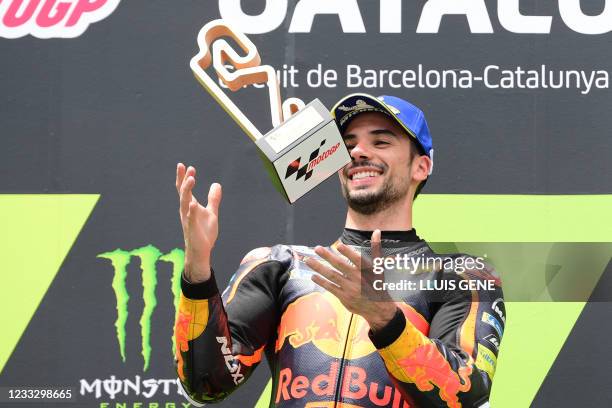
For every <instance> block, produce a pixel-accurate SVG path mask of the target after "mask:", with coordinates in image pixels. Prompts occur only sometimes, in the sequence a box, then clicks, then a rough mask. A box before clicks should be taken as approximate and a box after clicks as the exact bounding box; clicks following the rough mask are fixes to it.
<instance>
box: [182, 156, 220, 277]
mask: <svg viewBox="0 0 612 408" xmlns="http://www.w3.org/2000/svg"><path fill="white" fill-rule="evenodd" d="M195 175H196V170H195V168H194V167H192V166H189V168H187V169H185V165H184V164H183V163H179V164H178V165H177V167H176V190H177V192H178V194H179V199H180V206H179V214H180V217H181V226H182V227H183V238H184V240H185V271H186V273H187V277H188V278H189V279H190V280H191V281H193V282H198V281H205V280H207V279H208V278H209V277H210V257H211V251H212V249H213V247H214V245H215V242H216V241H217V236H218V235H219V221H218V217H219V204H220V203H221V185H220V184H217V183H213V184H212V185H211V186H210V190H209V192H208V203H207V205H206V207H204V206H203V205H202V204H200V203H199V202H198V200H197V199H196V198H195V197H194V195H193V192H192V190H193V187H194V186H195V183H196V179H195Z"/></svg>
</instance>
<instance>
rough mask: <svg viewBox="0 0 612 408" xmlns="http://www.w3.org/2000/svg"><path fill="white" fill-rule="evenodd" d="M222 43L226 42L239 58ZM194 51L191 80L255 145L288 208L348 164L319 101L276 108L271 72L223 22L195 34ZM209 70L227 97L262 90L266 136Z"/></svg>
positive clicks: (245, 40) (241, 35)
mask: <svg viewBox="0 0 612 408" xmlns="http://www.w3.org/2000/svg"><path fill="white" fill-rule="evenodd" d="M222 37H230V38H232V39H233V40H234V41H235V42H236V44H238V46H239V47H240V48H241V49H242V52H243V53H244V55H240V54H239V53H238V52H236V50H234V49H233V48H232V47H231V46H230V44H229V43H228V42H227V41H226V40H224V39H223V38H222ZM211 45H212V47H211ZM198 46H199V48H200V49H199V52H198V54H197V55H196V56H195V57H193V58H192V59H191V62H190V66H191V69H192V71H193V73H194V75H195V77H196V79H197V80H198V81H199V82H200V84H202V86H203V87H204V88H205V89H206V90H207V91H208V92H209V93H210V94H211V95H212V97H213V98H215V100H216V101H217V102H218V103H219V104H220V105H221V106H222V107H223V108H224V109H225V111H226V112H227V113H228V114H229V115H230V116H231V117H232V118H233V119H234V120H235V121H236V123H238V125H239V126H240V127H241V128H242V130H243V131H244V132H245V133H246V134H247V135H248V136H249V137H250V138H251V139H252V140H253V141H254V142H255V144H256V145H257V147H258V148H259V151H260V152H261V157H262V159H263V160H264V163H265V165H266V169H267V170H268V172H269V173H270V176H271V178H272V181H273V183H274V185H275V186H276V188H277V189H278V190H279V192H281V194H283V196H284V197H285V198H286V199H287V200H288V201H289V202H290V203H292V204H293V203H294V202H295V201H296V200H297V199H298V198H300V197H301V196H303V195H304V194H306V193H307V192H308V191H310V190H312V189H313V188H314V187H316V186H317V185H318V184H320V183H322V182H323V181H324V180H325V179H327V178H328V177H329V176H331V175H332V174H333V173H335V172H337V171H338V170H339V169H341V168H342V167H343V166H345V165H346V164H347V163H349V162H350V161H351V159H350V156H349V154H348V150H347V149H346V147H345V146H344V142H343V140H342V136H341V135H340V132H339V131H338V128H337V126H336V123H335V122H334V120H333V118H332V116H331V114H330V113H329V111H328V110H327V108H325V106H323V104H322V103H321V101H319V100H318V99H315V100H314V101H312V102H310V103H309V104H308V105H305V104H304V102H302V101H301V100H300V99H298V98H288V99H287V100H285V101H284V102H282V103H281V95H280V85H279V81H278V79H277V76H276V71H275V70H274V68H272V67H271V66H269V65H261V58H260V56H259V53H258V52H257V48H255V45H254V44H253V43H252V42H251V41H250V40H249V39H248V38H247V36H246V35H245V34H244V33H242V32H240V31H238V30H236V28H235V27H233V26H232V25H231V24H229V23H228V22H226V21H224V20H214V21H211V22H210V23H208V24H206V25H205V26H204V27H202V29H201V30H200V32H199V34H198ZM228 63H229V64H231V65H232V66H233V67H234V69H232V71H231V72H230V71H229V70H228V69H227V68H226V64H228ZM211 65H212V67H213V69H214V70H215V71H216V73H217V75H218V77H219V79H220V80H221V81H222V82H223V83H224V84H225V85H226V86H227V87H228V88H229V89H230V90H231V91H237V90H238V89H240V88H242V87H243V86H245V85H250V84H266V85H267V89H268V92H269V98H270V108H271V116H272V126H273V129H272V130H270V131H269V132H267V133H265V134H262V133H261V132H260V131H259V130H258V129H257V128H256V127H255V126H254V125H253V123H252V122H251V121H250V120H249V119H248V118H247V117H246V116H245V115H244V113H242V111H241V110H240V109H239V108H238V107H237V106H236V105H235V104H234V103H233V102H232V100H231V99H230V98H229V97H228V96H227V95H226V93H225V92H224V91H223V90H222V89H221V87H220V86H219V85H218V84H217V82H216V81H215V80H213V79H212V78H211V77H210V75H208V74H207V73H206V69H208V68H210V67H211Z"/></svg>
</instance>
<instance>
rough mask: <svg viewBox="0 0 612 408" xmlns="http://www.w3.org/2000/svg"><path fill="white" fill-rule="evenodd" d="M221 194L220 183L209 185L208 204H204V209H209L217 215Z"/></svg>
mask: <svg viewBox="0 0 612 408" xmlns="http://www.w3.org/2000/svg"><path fill="white" fill-rule="evenodd" d="M222 195H223V191H222V189H221V184H219V183H212V184H211V185H210V189H209V190H208V204H207V205H206V209H207V210H209V211H211V212H212V213H213V214H215V215H216V216H218V215H219V205H220V204H221V196H222Z"/></svg>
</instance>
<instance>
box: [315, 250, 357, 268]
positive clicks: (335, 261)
mask: <svg viewBox="0 0 612 408" xmlns="http://www.w3.org/2000/svg"><path fill="white" fill-rule="evenodd" d="M315 253H316V254H317V255H319V256H320V257H321V258H323V259H325V260H326V261H327V262H329V264H330V265H331V266H333V267H334V268H336V269H337V270H339V271H340V272H342V273H343V274H345V275H348V274H349V273H350V272H351V271H350V269H351V268H353V266H352V265H350V264H349V263H348V262H347V261H346V259H344V258H342V257H340V256H339V255H338V254H335V253H334V252H332V251H330V250H329V249H327V248H323V247H321V246H317V247H316V248H315Z"/></svg>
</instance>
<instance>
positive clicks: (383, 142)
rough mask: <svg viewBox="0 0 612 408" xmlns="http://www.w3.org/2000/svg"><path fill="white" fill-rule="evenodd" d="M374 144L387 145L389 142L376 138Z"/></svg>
mask: <svg viewBox="0 0 612 408" xmlns="http://www.w3.org/2000/svg"><path fill="white" fill-rule="evenodd" d="M374 144H375V145H377V146H380V145H388V144H389V142H385V141H384V140H377V141H376V143H374Z"/></svg>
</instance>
